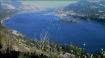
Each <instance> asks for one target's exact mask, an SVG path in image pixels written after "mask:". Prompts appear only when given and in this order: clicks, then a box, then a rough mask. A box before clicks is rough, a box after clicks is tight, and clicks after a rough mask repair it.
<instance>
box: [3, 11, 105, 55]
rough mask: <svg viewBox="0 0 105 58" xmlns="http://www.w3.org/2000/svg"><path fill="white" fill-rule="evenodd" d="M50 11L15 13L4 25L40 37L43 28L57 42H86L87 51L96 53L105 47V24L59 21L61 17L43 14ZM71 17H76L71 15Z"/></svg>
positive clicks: (27, 36)
mask: <svg viewBox="0 0 105 58" xmlns="http://www.w3.org/2000/svg"><path fill="white" fill-rule="evenodd" d="M47 13H49V12H47V11H46V12H37V13H24V14H15V15H14V16H12V17H11V18H9V20H6V21H4V23H3V24H4V25H5V26H6V27H8V28H10V29H13V30H17V31H19V32H20V33H22V34H24V35H25V37H26V38H31V39H33V38H34V35H35V34H36V37H37V38H39V35H40V33H41V32H42V30H47V31H49V33H50V36H51V37H50V40H51V41H52V42H54V43H57V44H62V45H63V44H70V43H71V42H72V43H73V44H75V45H78V46H79V47H83V43H86V52H91V53H94V52H96V51H99V50H100V48H104V49H105V25H103V24H100V23H96V22H87V21H82V20H81V21H80V23H78V24H73V23H66V22H62V21H59V17H57V16H53V15H43V14H47ZM70 18H71V19H75V18H73V17H70Z"/></svg>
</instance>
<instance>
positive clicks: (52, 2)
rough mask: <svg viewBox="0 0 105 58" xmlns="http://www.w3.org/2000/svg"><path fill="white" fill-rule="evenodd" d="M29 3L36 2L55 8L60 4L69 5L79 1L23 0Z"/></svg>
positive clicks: (36, 3)
mask: <svg viewBox="0 0 105 58" xmlns="http://www.w3.org/2000/svg"><path fill="white" fill-rule="evenodd" d="M21 2H25V3H28V4H35V5H39V6H42V7H45V8H55V7H59V6H67V5H69V4H71V3H76V2H77V1H21Z"/></svg>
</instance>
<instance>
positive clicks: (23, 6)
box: [1, 1, 44, 11]
mask: <svg viewBox="0 0 105 58" xmlns="http://www.w3.org/2000/svg"><path fill="white" fill-rule="evenodd" d="M1 9H10V10H12V9H15V10H36V11H41V10H44V8H43V7H41V6H38V5H31V4H27V3H23V2H18V1H12V2H9V1H7V2H1Z"/></svg>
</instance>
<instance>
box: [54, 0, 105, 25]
mask: <svg viewBox="0 0 105 58" xmlns="http://www.w3.org/2000/svg"><path fill="white" fill-rule="evenodd" d="M54 14H55V15H58V16H73V17H77V18H81V19H84V20H89V21H97V22H103V23H105V1H101V2H89V1H86V0H82V1H78V2H77V3H73V4H70V5H68V6H66V7H63V8H60V9H57V10H56V11H55V13H54Z"/></svg>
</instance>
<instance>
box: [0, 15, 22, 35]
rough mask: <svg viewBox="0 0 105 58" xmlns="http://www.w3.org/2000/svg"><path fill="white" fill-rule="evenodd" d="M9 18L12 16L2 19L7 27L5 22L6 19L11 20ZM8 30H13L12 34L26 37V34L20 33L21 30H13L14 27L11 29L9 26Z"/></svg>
mask: <svg viewBox="0 0 105 58" xmlns="http://www.w3.org/2000/svg"><path fill="white" fill-rule="evenodd" d="M11 17H12V16H11ZM9 18H10V17H6V18H4V19H2V20H1V25H3V26H4V27H5V28H7V27H6V26H5V25H4V24H3V22H4V21H6V20H9ZM8 30H10V31H12V34H14V35H17V36H22V37H24V35H23V34H21V33H20V32H19V31H17V30H13V29H10V28H9V29H8Z"/></svg>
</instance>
